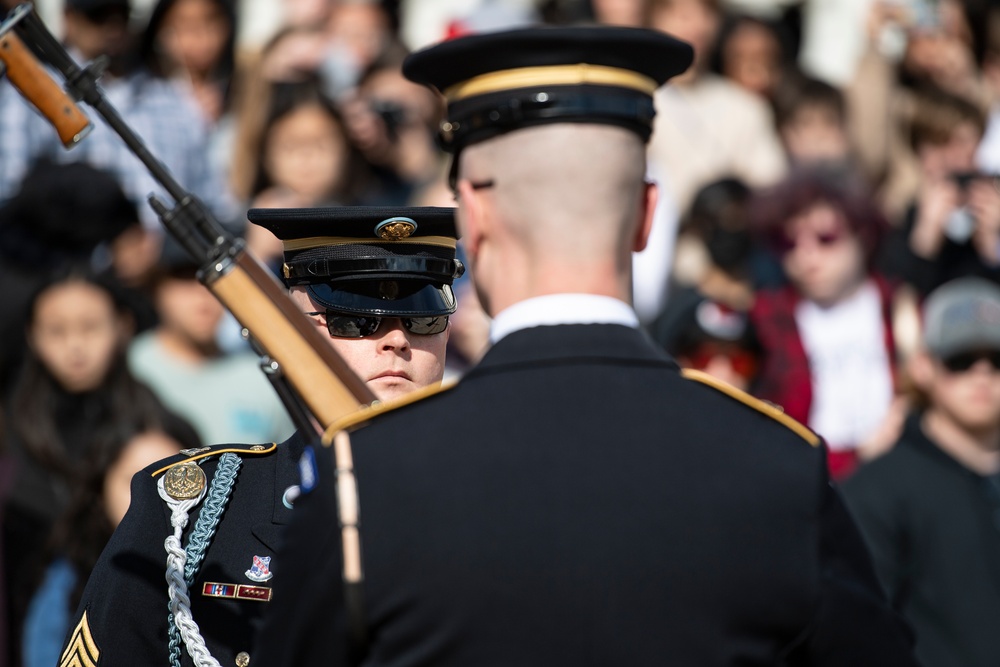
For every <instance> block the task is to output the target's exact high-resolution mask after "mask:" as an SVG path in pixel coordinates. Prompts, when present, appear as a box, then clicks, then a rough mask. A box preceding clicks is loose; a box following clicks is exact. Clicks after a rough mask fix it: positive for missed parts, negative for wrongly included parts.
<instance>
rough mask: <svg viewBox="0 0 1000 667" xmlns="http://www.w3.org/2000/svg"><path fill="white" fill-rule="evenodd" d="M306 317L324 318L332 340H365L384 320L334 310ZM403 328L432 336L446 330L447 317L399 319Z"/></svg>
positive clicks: (373, 316)
mask: <svg viewBox="0 0 1000 667" xmlns="http://www.w3.org/2000/svg"><path fill="white" fill-rule="evenodd" d="M306 315H322V316H323V317H324V318H326V330H327V331H329V332H330V336H332V337H333V338H365V337H366V336H371V335H372V334H373V333H375V332H376V331H378V328H379V326H381V324H382V320H384V319H393V318H392V317H380V316H377V315H346V314H344V313H338V312H337V311H335V310H326V311H324V312H312V313H306ZM398 319H399V321H400V322H402V323H403V328H404V329H406V330H407V331H409V332H410V333H412V334H416V335H418V336H433V335H435V334H439V333H441V332H443V331H444V330H445V329H447V328H448V316H447V315H435V316H433V317H400V318H398Z"/></svg>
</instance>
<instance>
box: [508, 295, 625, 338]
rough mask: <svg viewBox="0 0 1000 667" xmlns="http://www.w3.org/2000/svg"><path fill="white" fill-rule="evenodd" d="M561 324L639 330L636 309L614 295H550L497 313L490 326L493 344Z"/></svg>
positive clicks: (525, 301) (519, 303) (523, 302)
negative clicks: (537, 329) (543, 327)
mask: <svg viewBox="0 0 1000 667" xmlns="http://www.w3.org/2000/svg"><path fill="white" fill-rule="evenodd" d="M557 324H621V325H623V326H626V327H631V328H633V329H637V328H638V327H639V318H638V317H637V316H636V314H635V311H634V310H632V307H631V306H630V305H628V304H627V303H625V302H624V301H621V300H619V299H615V298H613V297H610V296H598V295H596V294H549V295H546V296H538V297H534V298H531V299H526V300H524V301H520V302H518V303H515V304H514V305H513V306H510V307H509V308H505V309H504V310H503V311H501V312H500V313H498V314H497V316H496V317H495V318H493V323H492V325H491V326H490V342H491V343H493V344H496V343H497V342H499V341H500V340H501V339H503V338H504V337H505V336H508V335H509V334H512V333H514V332H515V331H520V330H522V329H528V328H531V327H540V326H552V325H557Z"/></svg>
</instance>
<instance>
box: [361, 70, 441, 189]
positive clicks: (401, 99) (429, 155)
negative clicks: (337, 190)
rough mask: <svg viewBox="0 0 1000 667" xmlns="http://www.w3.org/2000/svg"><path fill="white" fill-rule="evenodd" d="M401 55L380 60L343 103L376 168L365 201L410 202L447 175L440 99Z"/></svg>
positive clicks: (363, 146)
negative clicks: (439, 139) (410, 75)
mask: <svg viewBox="0 0 1000 667" xmlns="http://www.w3.org/2000/svg"><path fill="white" fill-rule="evenodd" d="M401 64H402V60H401V59H399V58H397V57H396V55H390V56H389V57H387V58H386V59H384V60H382V61H379V62H377V63H375V64H374V65H373V66H372V67H371V68H370V69H369V70H368V72H366V73H365V75H364V76H363V77H362V78H361V80H360V81H359V83H358V87H357V89H356V91H355V93H354V94H353V95H352V96H351V97H349V98H348V99H346V100H345V101H344V104H343V109H344V118H345V120H346V121H347V127H348V130H349V131H350V134H351V138H352V139H353V141H354V143H355V145H357V146H358V148H359V149H360V150H361V152H362V154H363V155H364V156H365V159H366V160H367V161H368V162H369V164H371V165H372V167H373V172H374V180H373V183H372V186H371V187H370V188H369V189H368V191H367V192H366V194H365V203H366V204H373V205H379V206H397V205H400V206H401V205H404V204H408V203H409V202H410V201H412V199H413V197H414V195H415V193H416V192H418V191H419V190H420V189H421V188H424V187H426V186H427V185H429V184H430V183H431V182H432V181H434V180H435V179H437V178H439V176H440V174H441V169H440V166H441V161H442V160H441V158H442V156H441V151H440V150H438V148H437V144H436V143H435V139H434V137H435V134H436V132H437V124H438V120H439V116H440V113H441V110H440V102H439V100H438V99H437V98H436V97H435V95H434V94H433V93H432V92H431V91H430V90H429V89H428V88H426V87H424V86H419V85H417V84H415V83H413V82H411V81H408V80H407V79H406V78H405V77H404V76H403V73H402V70H401V69H400V67H401Z"/></svg>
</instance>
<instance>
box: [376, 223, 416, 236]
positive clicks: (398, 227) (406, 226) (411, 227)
mask: <svg viewBox="0 0 1000 667" xmlns="http://www.w3.org/2000/svg"><path fill="white" fill-rule="evenodd" d="M415 231H417V223H416V221H414V220H413V219H412V218H403V217H396V218H386V219H385V220H383V221H382V222H380V223H378V224H377V225H375V236H377V237H379V238H380V239H384V240H386V241H398V240H399V239H405V238H408V237H409V236H411V235H412V234H413V232H415Z"/></svg>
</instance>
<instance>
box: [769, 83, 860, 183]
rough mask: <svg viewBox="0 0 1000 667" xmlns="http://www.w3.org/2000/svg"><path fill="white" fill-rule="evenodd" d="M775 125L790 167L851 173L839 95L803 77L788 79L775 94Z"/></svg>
mask: <svg viewBox="0 0 1000 667" xmlns="http://www.w3.org/2000/svg"><path fill="white" fill-rule="evenodd" d="M774 110H775V118H774V120H775V124H776V126H777V128H778V135H779V136H780V137H781V143H782V145H783V146H784V147H785V154H786V155H787V156H788V161H789V163H790V164H791V165H793V166H794V167H826V168H831V169H840V170H843V171H845V172H847V171H851V170H854V164H853V155H852V150H851V145H850V138H849V136H848V128H847V107H846V101H845V99H844V95H843V93H842V92H841V91H840V90H839V89H837V88H835V87H833V86H831V85H830V84H828V83H825V82H823V81H820V80H818V79H811V78H808V77H806V76H805V75H798V76H789V77H787V78H786V79H785V81H784V82H783V84H782V85H781V86H779V87H778V89H777V90H776V91H775V96H774Z"/></svg>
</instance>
